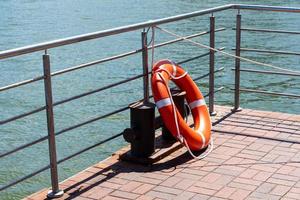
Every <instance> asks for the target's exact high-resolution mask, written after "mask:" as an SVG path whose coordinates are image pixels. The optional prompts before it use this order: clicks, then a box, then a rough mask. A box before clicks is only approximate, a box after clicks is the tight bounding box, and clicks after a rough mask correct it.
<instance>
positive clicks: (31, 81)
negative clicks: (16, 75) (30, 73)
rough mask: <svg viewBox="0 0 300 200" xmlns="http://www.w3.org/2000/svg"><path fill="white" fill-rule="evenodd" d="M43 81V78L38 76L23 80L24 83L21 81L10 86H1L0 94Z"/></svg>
mask: <svg viewBox="0 0 300 200" xmlns="http://www.w3.org/2000/svg"><path fill="white" fill-rule="evenodd" d="M43 79H44V76H38V77H35V78H32V79H28V80H24V81H21V82H18V83H13V84H11V85H7V86H3V87H1V88H0V92H2V91H5V90H8V89H12V88H16V87H19V86H22V85H27V84H29V83H33V82H36V81H39V80H43Z"/></svg>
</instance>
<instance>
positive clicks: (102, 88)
mask: <svg viewBox="0 0 300 200" xmlns="http://www.w3.org/2000/svg"><path fill="white" fill-rule="evenodd" d="M143 76H145V75H144V74H140V75H137V76H134V77H131V78H128V79H125V80H122V81H119V82H117V83H112V84H110V85H107V86H104V87H101V88H98V89H96V90H92V91H89V92H85V93H82V94H79V95H76V96H73V97H70V98H67V99H64V100H61V101H57V102H55V103H53V106H57V105H60V104H63V103H66V102H69V101H73V100H75V99H79V98H81V97H85V96H87V95H90V94H94V93H97V92H100V91H103V90H106V89H109V88H112V87H115V86H118V85H121V84H123V83H127V82H130V81H133V80H136V79H138V78H141V77H143Z"/></svg>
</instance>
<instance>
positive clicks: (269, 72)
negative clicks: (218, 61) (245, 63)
mask: <svg viewBox="0 0 300 200" xmlns="http://www.w3.org/2000/svg"><path fill="white" fill-rule="evenodd" d="M231 70H234V69H231ZM240 71H241V72H253V73H261V74H275V75H286V76H300V74H296V73H289V72H273V71H264V70H255V69H240Z"/></svg>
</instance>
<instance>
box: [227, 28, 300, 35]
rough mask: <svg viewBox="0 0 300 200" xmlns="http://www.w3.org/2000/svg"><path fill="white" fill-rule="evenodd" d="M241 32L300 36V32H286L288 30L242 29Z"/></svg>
mask: <svg viewBox="0 0 300 200" xmlns="http://www.w3.org/2000/svg"><path fill="white" fill-rule="evenodd" d="M232 30H236V28H232ZM241 31H251V32H266V33H283V34H295V35H298V34H300V31H286V30H274V29H258V28H241Z"/></svg>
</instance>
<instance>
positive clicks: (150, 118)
mask: <svg viewBox="0 0 300 200" xmlns="http://www.w3.org/2000/svg"><path fill="white" fill-rule="evenodd" d="M129 107H130V127H131V128H127V129H125V130H124V132H123V137H124V139H125V140H126V141H127V142H129V143H130V144H131V155H132V156H135V157H142V158H147V157H149V156H151V155H152V154H153V153H154V150H155V143H154V141H155V127H154V120H155V104H153V103H150V102H147V103H145V102H138V103H135V104H132V105H130V106H129Z"/></svg>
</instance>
